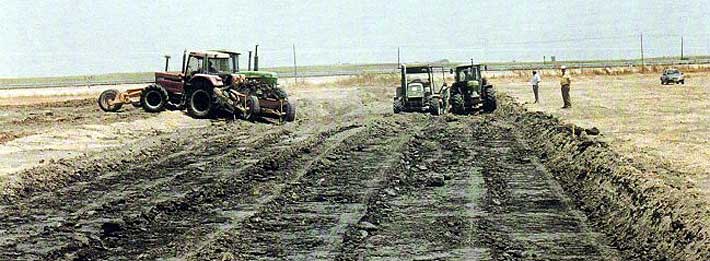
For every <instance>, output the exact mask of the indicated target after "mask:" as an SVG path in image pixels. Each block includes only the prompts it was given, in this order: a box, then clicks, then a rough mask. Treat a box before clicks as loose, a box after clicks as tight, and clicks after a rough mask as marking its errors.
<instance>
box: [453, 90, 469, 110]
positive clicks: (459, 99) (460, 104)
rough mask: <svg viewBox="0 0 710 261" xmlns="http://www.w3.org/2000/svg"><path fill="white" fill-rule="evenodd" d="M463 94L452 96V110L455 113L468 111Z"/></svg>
mask: <svg viewBox="0 0 710 261" xmlns="http://www.w3.org/2000/svg"><path fill="white" fill-rule="evenodd" d="M465 106H466V105H465V103H464V100H463V95H461V94H455V95H454V96H452V97H451V111H453V112H454V113H455V114H464V113H465V111H466V108H465Z"/></svg>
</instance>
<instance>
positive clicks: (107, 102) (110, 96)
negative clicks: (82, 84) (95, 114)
mask: <svg viewBox="0 0 710 261" xmlns="http://www.w3.org/2000/svg"><path fill="white" fill-rule="evenodd" d="M118 94H119V92H118V90H115V89H109V90H105V91H103V92H102V93H101V95H99V100H98V103H99V107H100V108H101V110H103V111H107V112H115V111H118V110H120V109H121V106H123V103H122V102H121V101H119V100H118Z"/></svg>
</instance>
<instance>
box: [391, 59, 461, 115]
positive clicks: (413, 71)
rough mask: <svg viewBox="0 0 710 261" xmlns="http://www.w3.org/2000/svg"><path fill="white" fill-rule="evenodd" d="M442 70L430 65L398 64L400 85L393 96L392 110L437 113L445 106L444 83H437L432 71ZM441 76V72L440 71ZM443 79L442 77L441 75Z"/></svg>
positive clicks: (445, 87)
mask: <svg viewBox="0 0 710 261" xmlns="http://www.w3.org/2000/svg"><path fill="white" fill-rule="evenodd" d="M436 69H438V70H439V71H441V72H443V71H444V68H443V67H440V66H438V67H434V66H431V65H413V66H407V65H404V64H402V65H400V77H401V82H400V86H399V87H397V90H396V92H395V97H394V111H395V113H399V112H400V111H421V112H427V111H430V112H432V114H435V115H439V114H441V113H442V110H444V109H445V108H446V102H445V101H442V96H446V94H447V93H448V88H447V86H446V83H441V84H440V83H438V81H437V79H436V77H434V71H435V70H436ZM442 76H443V73H442ZM442 79H443V77H442Z"/></svg>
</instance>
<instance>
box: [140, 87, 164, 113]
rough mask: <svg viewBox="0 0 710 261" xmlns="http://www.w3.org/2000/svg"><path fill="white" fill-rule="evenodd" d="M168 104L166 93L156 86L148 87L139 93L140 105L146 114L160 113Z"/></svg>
mask: <svg viewBox="0 0 710 261" xmlns="http://www.w3.org/2000/svg"><path fill="white" fill-rule="evenodd" d="M167 103H168V91H166V90H165V88H163V86H160V85H157V84H151V85H148V87H145V89H143V91H142V92H141V105H142V106H143V110H145V111H147V112H160V111H162V110H164V109H165V105H166V104H167Z"/></svg>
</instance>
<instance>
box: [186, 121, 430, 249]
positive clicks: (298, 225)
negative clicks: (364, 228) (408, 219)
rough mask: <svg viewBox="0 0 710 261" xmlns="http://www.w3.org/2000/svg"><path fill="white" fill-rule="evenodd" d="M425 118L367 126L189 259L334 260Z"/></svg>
mask: <svg viewBox="0 0 710 261" xmlns="http://www.w3.org/2000/svg"><path fill="white" fill-rule="evenodd" d="M412 119H414V120H413V121H411V122H409V121H410V120H412ZM426 119H427V117H425V116H421V115H416V116H412V117H410V118H409V119H404V118H402V117H399V116H395V117H392V118H389V119H384V120H382V119H380V120H376V121H374V122H370V123H367V124H366V126H365V128H366V130H364V131H361V132H359V133H357V134H355V135H352V136H350V137H348V138H347V139H345V140H343V141H342V142H341V143H340V144H337V145H336V146H335V147H334V148H333V149H331V150H328V151H327V152H326V153H325V154H324V155H323V156H322V157H321V158H320V159H318V160H317V161H315V163H314V164H313V165H312V166H311V167H310V168H304V169H302V170H301V172H302V176H300V177H298V179H296V180H293V181H291V182H289V183H287V184H285V186H284V187H283V189H282V190H281V193H280V194H279V195H278V196H275V197H273V199H272V200H271V201H269V202H267V203H266V204H265V205H264V206H263V208H262V209H259V210H258V211H257V212H256V213H254V214H253V215H252V216H251V217H249V218H248V219H245V221H244V223H243V224H241V225H240V226H235V227H234V229H231V230H229V231H225V232H224V234H222V235H221V237H219V238H216V240H215V241H214V242H210V244H208V246H207V248H206V249H202V250H199V251H197V252H195V253H192V254H190V255H189V256H188V259H210V260H214V259H237V260H260V259H265V260H269V259H277V260H278V259H333V258H335V256H336V255H337V254H338V253H337V251H338V249H339V248H340V244H341V243H342V241H343V236H344V233H345V231H346V229H347V228H348V227H349V226H351V225H353V223H354V222H357V220H359V219H360V217H361V216H362V215H363V214H364V211H365V207H366V205H365V203H366V202H364V201H363V200H364V199H365V197H364V196H365V195H367V194H368V193H369V192H371V191H372V190H374V189H376V188H377V187H378V186H379V184H380V181H382V177H383V176H385V175H387V171H388V170H389V166H390V165H394V164H395V163H396V161H397V160H398V159H399V149H400V148H401V147H402V146H403V145H404V144H406V143H407V142H408V141H409V138H411V133H416V132H417V130H418V129H421V128H422V127H423V124H426ZM408 131H411V133H410V132H408Z"/></svg>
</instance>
